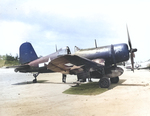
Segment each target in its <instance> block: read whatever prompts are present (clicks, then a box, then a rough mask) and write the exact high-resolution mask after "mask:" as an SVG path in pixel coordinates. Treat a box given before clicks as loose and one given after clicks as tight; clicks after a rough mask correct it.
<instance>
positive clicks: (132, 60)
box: [131, 53, 134, 72]
mask: <svg viewBox="0 0 150 116" xmlns="http://www.w3.org/2000/svg"><path fill="white" fill-rule="evenodd" d="M133 57H134V53H131V64H132V71H133V72H134V58H133Z"/></svg>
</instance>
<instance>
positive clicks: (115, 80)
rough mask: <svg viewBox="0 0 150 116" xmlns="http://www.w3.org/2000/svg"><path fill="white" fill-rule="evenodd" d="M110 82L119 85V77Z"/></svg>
mask: <svg viewBox="0 0 150 116" xmlns="http://www.w3.org/2000/svg"><path fill="white" fill-rule="evenodd" d="M110 82H111V83H118V82H119V77H114V78H110Z"/></svg>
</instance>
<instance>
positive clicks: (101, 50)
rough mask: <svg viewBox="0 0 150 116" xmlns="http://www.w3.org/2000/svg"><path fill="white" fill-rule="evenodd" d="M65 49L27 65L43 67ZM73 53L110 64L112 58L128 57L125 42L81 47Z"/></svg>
mask: <svg viewBox="0 0 150 116" xmlns="http://www.w3.org/2000/svg"><path fill="white" fill-rule="evenodd" d="M112 46H113V49H112ZM67 49H68V48H67V47H66V48H63V49H60V50H58V51H56V52H55V53H52V54H50V55H47V56H45V57H41V58H39V59H37V60H34V61H32V62H30V63H28V65H30V66H32V67H43V66H45V65H46V64H48V63H49V62H50V61H51V60H53V59H55V58H57V57H59V56H62V55H66V54H67ZM73 55H78V56H80V57H84V58H87V59H90V60H94V59H104V60H105V65H111V64H113V63H114V59H115V62H116V63H119V62H123V61H127V60H128V59H129V50H128V46H127V44H115V45H109V46H104V47H98V48H89V49H81V50H78V51H77V52H75V53H74V54H73Z"/></svg>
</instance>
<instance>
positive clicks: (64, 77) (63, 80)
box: [62, 74, 66, 83]
mask: <svg viewBox="0 0 150 116" xmlns="http://www.w3.org/2000/svg"><path fill="white" fill-rule="evenodd" d="M62 82H64V83H66V75H65V74H62Z"/></svg>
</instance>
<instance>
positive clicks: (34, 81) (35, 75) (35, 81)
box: [33, 73, 39, 83]
mask: <svg viewBox="0 0 150 116" xmlns="http://www.w3.org/2000/svg"><path fill="white" fill-rule="evenodd" d="M38 75H39V73H37V74H33V76H34V78H35V79H33V83H37V79H36V77H37V76H38Z"/></svg>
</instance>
